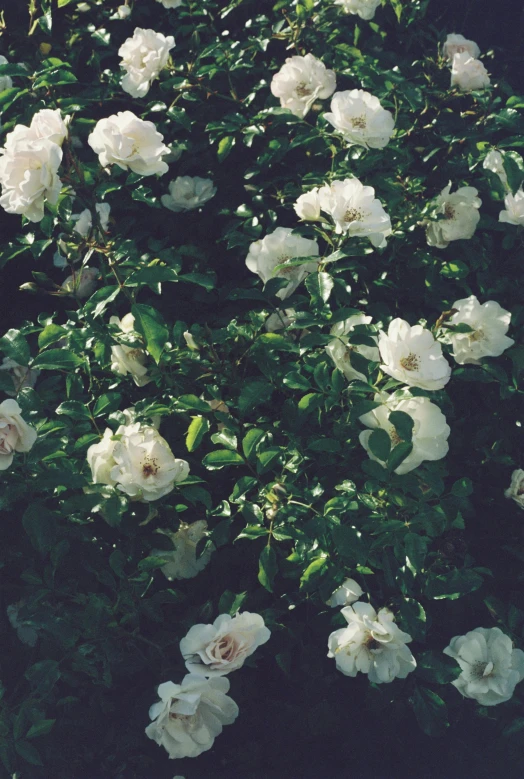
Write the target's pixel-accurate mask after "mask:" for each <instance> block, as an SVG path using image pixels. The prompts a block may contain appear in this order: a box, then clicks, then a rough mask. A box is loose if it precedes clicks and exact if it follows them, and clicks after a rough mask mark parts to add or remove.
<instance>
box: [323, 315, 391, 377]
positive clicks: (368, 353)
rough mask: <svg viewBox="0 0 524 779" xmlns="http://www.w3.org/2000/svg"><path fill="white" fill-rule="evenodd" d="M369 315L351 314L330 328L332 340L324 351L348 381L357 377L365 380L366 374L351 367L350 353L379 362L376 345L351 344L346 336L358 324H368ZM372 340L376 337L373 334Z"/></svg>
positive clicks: (369, 320)
mask: <svg viewBox="0 0 524 779" xmlns="http://www.w3.org/2000/svg"><path fill="white" fill-rule="evenodd" d="M371 319H372V318H371V317H370V316H366V315H365V314H353V316H350V317H348V318H347V319H344V320H343V321H342V322H337V323H336V324H334V325H333V327H332V328H331V335H332V336H333V340H332V341H330V343H328V345H327V346H326V352H327V353H328V354H329V356H330V357H331V359H332V360H333V362H334V363H335V366H336V367H337V368H338V369H339V371H341V372H342V373H343V374H344V376H345V377H346V379H348V381H353V380H355V379H358V380H359V381H367V376H365V375H364V374H363V373H361V372H360V371H358V370H357V369H356V368H354V367H353V365H352V363H351V356H352V354H361V355H362V357H364V358H365V359H366V360H371V361H372V362H379V360H380V355H379V351H378V347H377V346H369V345H367V344H358V345H353V344H350V343H349V339H348V336H349V335H350V333H351V332H352V331H353V330H354V329H355V327H357V326H358V325H369V324H370V322H371ZM373 340H374V341H376V338H375V337H374V336H373Z"/></svg>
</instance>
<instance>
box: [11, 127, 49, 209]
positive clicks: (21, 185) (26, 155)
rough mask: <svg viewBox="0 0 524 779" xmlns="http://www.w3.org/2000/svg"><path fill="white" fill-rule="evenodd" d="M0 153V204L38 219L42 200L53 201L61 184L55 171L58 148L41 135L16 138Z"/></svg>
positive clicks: (42, 204) (42, 203)
mask: <svg viewBox="0 0 524 779" xmlns="http://www.w3.org/2000/svg"><path fill="white" fill-rule="evenodd" d="M24 129H26V130H28V129H29V128H24ZM11 135H12V133H11ZM0 153H1V154H2V157H1V158H0V183H1V185H2V196H1V197H0V205H1V206H2V208H4V209H5V211H7V213H8V214H23V215H24V216H25V217H26V219H29V221H31V222H40V221H41V219H43V217H44V203H45V201H46V200H48V201H49V202H50V203H52V204H54V203H56V202H57V200H58V197H59V195H60V190H61V188H62V182H61V181H60V179H59V177H58V174H57V171H58V168H59V167H60V163H61V162H62V150H61V148H60V147H59V146H57V144H56V143H53V142H52V141H48V140H45V139H39V140H27V139H26V140H22V139H20V140H19V141H16V142H14V143H11V144H10V147H9V149H7V147H6V148H5V149H2V150H0Z"/></svg>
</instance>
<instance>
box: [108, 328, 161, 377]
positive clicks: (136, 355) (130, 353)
mask: <svg viewBox="0 0 524 779" xmlns="http://www.w3.org/2000/svg"><path fill="white" fill-rule="evenodd" d="M109 324H110V325H118V327H119V328H120V330H121V331H122V332H123V333H126V334H127V335H129V334H131V333H133V331H134V326H135V317H134V316H133V314H126V315H125V316H124V317H122V319H119V318H118V317H117V316H112V317H111V319H110V320H109ZM146 362H147V353H146V352H145V350H144V349H141V348H139V347H135V346H126V345H125V344H118V346H112V347H111V370H112V371H113V372H114V373H118V374H119V375H120V376H127V374H128V373H129V374H130V375H131V377H132V379H133V381H134V382H135V384H136V385H137V387H143V386H144V385H146V384H148V383H149V382H150V381H151V379H150V378H149V376H148V375H147V368H146V367H145V363H146Z"/></svg>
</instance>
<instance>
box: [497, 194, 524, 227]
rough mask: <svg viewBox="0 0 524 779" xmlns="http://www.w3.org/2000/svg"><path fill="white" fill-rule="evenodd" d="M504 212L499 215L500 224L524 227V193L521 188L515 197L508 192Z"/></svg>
mask: <svg viewBox="0 0 524 779" xmlns="http://www.w3.org/2000/svg"><path fill="white" fill-rule="evenodd" d="M504 205H505V206H506V208H505V210H504V211H501V212H500V214H499V222H507V223H508V224H510V225H524V191H523V190H522V187H520V189H519V190H517V192H515V194H514V195H512V194H511V192H508V194H507V195H506V197H505V198H504Z"/></svg>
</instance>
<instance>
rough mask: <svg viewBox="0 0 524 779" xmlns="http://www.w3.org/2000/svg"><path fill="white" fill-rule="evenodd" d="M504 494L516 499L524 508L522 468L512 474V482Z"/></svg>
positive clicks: (518, 504)
mask: <svg viewBox="0 0 524 779" xmlns="http://www.w3.org/2000/svg"><path fill="white" fill-rule="evenodd" d="M504 496H505V497H506V498H511V499H512V500H514V501H515V503H516V504H517V506H519V508H521V509H523V510H524V471H523V470H522V469H521V468H518V469H517V470H516V471H513V473H512V474H511V484H510V485H509V487H508V489H507V490H505V491H504Z"/></svg>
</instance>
